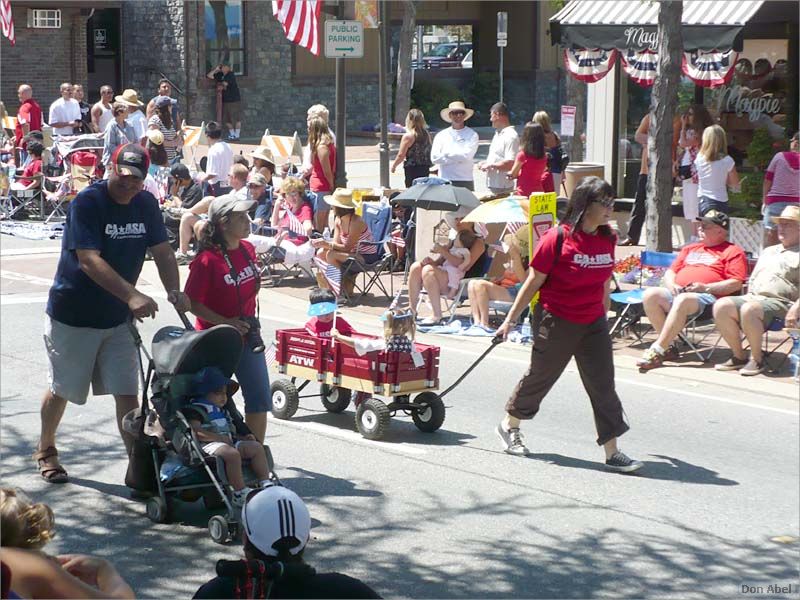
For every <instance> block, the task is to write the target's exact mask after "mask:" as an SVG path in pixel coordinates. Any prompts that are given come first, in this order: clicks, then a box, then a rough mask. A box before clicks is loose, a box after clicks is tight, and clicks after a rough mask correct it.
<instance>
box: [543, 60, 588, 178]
mask: <svg viewBox="0 0 800 600" xmlns="http://www.w3.org/2000/svg"><path fill="white" fill-rule="evenodd" d="M564 77H565V78H566V81H567V105H568V106H575V107H576V111H575V135H573V136H572V138H571V139H570V141H569V147H567V146H566V145H565V149H566V150H567V152H568V153H569V160H570V162H573V163H576V162H582V161H583V156H584V154H585V153H584V149H583V146H584V143H583V141H581V134H582V133H584V132H585V131H586V84H585V83H584V82H583V81H578V80H577V79H575V78H574V77H573V76H572V75H570V74H569V73H567V72H566V71H565V72H564ZM531 116H532V115H531ZM550 118H551V119H559V118H560V115H550ZM562 177H563V175H562Z"/></svg>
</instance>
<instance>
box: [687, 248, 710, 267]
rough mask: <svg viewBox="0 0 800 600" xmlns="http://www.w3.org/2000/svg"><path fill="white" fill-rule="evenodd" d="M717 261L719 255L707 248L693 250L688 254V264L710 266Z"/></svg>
mask: <svg viewBox="0 0 800 600" xmlns="http://www.w3.org/2000/svg"><path fill="white" fill-rule="evenodd" d="M715 262H717V257H716V256H714V255H713V254H711V253H710V252H706V251H705V250H692V251H691V252H689V254H687V255H686V264H687V265H706V266H710V265H713V264H714V263H715Z"/></svg>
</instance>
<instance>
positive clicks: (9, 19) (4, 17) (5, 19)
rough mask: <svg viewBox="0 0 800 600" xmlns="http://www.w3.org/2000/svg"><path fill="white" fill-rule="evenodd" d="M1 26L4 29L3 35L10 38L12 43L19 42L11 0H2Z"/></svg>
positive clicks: (0, 4)
mask: <svg viewBox="0 0 800 600" xmlns="http://www.w3.org/2000/svg"><path fill="white" fill-rule="evenodd" d="M0 26H2V29H3V35H4V36H6V37H7V38H8V41H9V42H11V45H12V46H13V45H15V44H16V43H17V37H16V36H15V35H14V17H13V15H12V14H11V0H0Z"/></svg>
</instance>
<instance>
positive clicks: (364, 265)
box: [342, 202, 394, 304]
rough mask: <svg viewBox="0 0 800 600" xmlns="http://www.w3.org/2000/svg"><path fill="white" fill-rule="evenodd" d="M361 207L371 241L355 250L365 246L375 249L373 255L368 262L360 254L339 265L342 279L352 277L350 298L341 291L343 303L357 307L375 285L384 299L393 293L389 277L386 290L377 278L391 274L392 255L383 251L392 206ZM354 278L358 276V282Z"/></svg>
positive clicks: (365, 203)
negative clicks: (353, 283)
mask: <svg viewBox="0 0 800 600" xmlns="http://www.w3.org/2000/svg"><path fill="white" fill-rule="evenodd" d="M361 206H362V213H363V214H362V218H363V219H364V222H365V223H366V224H367V227H368V228H369V231H370V233H371V234H372V239H373V240H375V241H374V242H370V243H369V244H364V243H362V244H361V245H360V246H359V249H361V248H362V247H363V246H365V245H368V246H374V247H376V249H377V252H376V253H369V254H368V256H369V257H370V260H369V261H367V260H365V258H364V256H363V255H356V256H351V257H350V258H348V259H347V260H346V261H345V262H344V264H343V265H342V279H345V278H346V277H355V286H354V287H353V293H352V295H349V296H348V295H347V294H346V292H345V290H344V287H343V288H342V294H343V295H344V299H345V301H347V302H348V303H351V304H358V303H359V302H360V301H361V299H362V298H363V297H364V296H365V295H366V294H368V293H369V292H370V291H371V290H372V288H373V287H376V286H377V288H378V289H379V290H380V291H381V292H382V293H383V294H384V296H386V297H387V298H391V297H392V295H393V292H394V281H393V280H392V278H391V277H390V278H389V290H387V289H386V285H385V284H384V283H383V281H381V275H383V274H385V273H389V275H390V276H391V274H392V254H391V253H390V252H388V251H387V250H386V243H387V242H388V241H389V239H390V237H389V234H390V231H391V226H392V207H391V206H390V205H388V204H387V205H386V206H381V205H380V204H378V203H376V202H364V203H363V204H362V205H361ZM376 254H377V256H376ZM358 275H361V278H360V279H361V281H360V282H359V277H358Z"/></svg>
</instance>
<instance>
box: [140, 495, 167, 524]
mask: <svg viewBox="0 0 800 600" xmlns="http://www.w3.org/2000/svg"><path fill="white" fill-rule="evenodd" d="M145 510H146V511H147V518H148V519H150V520H151V521H152V522H153V523H166V522H167V518H168V514H169V510H168V507H167V503H166V502H165V501H164V499H163V498H161V497H160V496H153V497H152V498H150V499H149V500H148V501H147V504H146V505H145Z"/></svg>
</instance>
